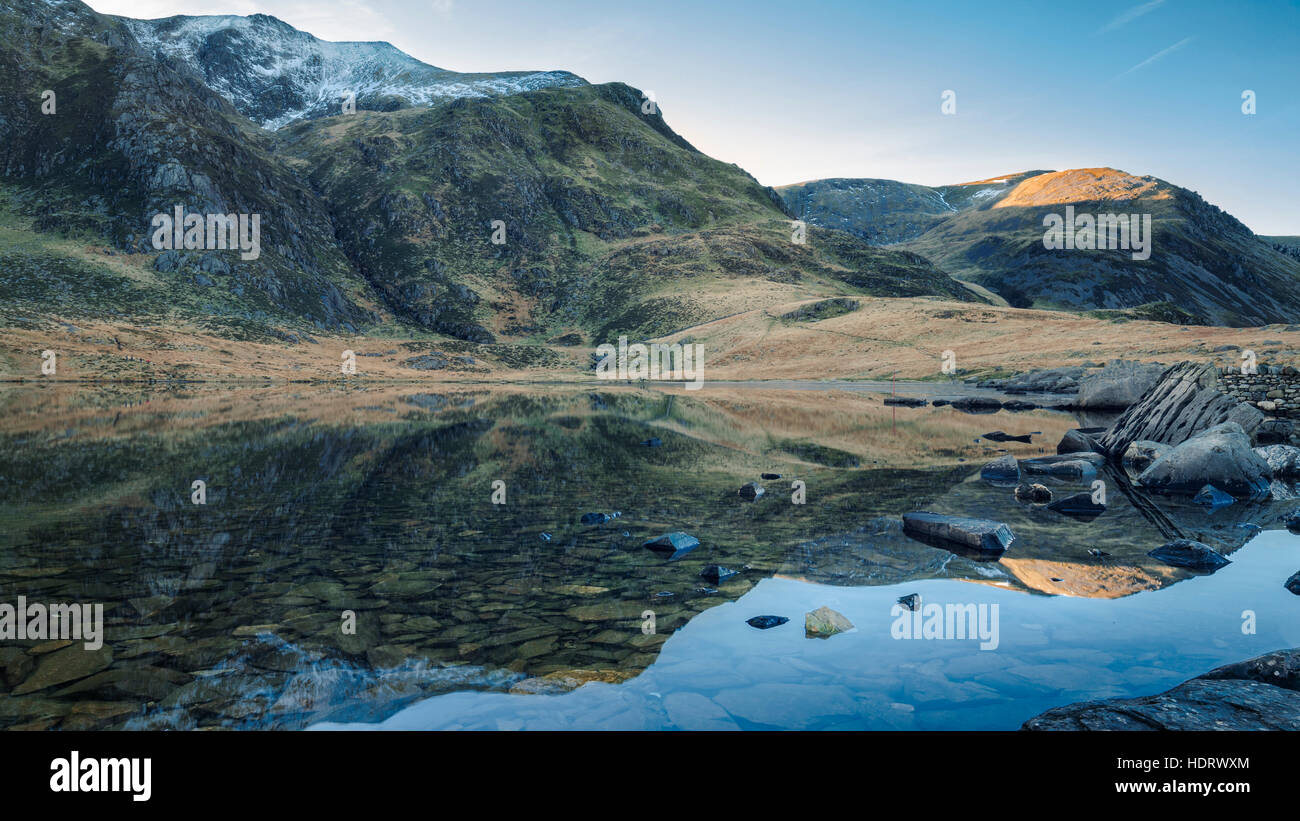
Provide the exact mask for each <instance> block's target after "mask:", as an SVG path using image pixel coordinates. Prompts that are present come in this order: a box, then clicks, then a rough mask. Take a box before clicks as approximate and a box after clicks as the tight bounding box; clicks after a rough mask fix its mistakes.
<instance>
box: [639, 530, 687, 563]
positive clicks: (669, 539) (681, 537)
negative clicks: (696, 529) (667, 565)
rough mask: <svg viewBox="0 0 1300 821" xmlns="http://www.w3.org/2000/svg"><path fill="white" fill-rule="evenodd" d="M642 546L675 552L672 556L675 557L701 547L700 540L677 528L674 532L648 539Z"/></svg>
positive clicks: (662, 551)
mask: <svg viewBox="0 0 1300 821" xmlns="http://www.w3.org/2000/svg"><path fill="white" fill-rule="evenodd" d="M641 546H642V547H646V548H649V549H651V550H654V551H656V552H658V553H672V554H673V555H672V558H674V559H675V558H677V557H678V556H681V555H683V554H685V553H688V552H690V551H692V550H694V549H695V548H697V547H699V546H700V540H699V539H697V538H695V537H694V536H692V535H690V534H689V533H683V532H682V531H680V530H675V531H673V532H672V533H665V534H664V535H662V536H659V537H658V538H655V539H650V540H649V541H647V542H646V543H645V544H643V545H641Z"/></svg>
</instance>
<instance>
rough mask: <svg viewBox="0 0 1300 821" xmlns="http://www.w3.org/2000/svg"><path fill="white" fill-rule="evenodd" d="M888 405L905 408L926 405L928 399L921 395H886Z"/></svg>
mask: <svg viewBox="0 0 1300 821" xmlns="http://www.w3.org/2000/svg"><path fill="white" fill-rule="evenodd" d="M885 404H886V405H898V406H901V407H904V408H920V407H924V406H925V404H926V401H925V400H924V399H922V398H921V397H919V396H886V397H885Z"/></svg>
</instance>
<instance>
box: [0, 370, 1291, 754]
mask: <svg viewBox="0 0 1300 821" xmlns="http://www.w3.org/2000/svg"><path fill="white" fill-rule="evenodd" d="M602 387H603V386H602ZM904 387H906V386H904ZM900 391H901V389H900ZM880 399H881V397H880V396H879V395H869V394H864V393H860V392H850V391H838V390H808V389H806V386H805V388H804V389H800V390H781V389H774V388H760V387H752V386H750V387H735V388H727V387H725V386H711V387H710V388H709V389H708V390H705V391H700V392H699V393H698V395H687V394H686V393H685V392H682V391H677V392H671V391H670V392H659V391H650V390H641V389H635V388H627V389H612V390H610V389H602V390H599V391H597V390H573V389H572V388H554V389H539V388H528V389H523V388H518V389H515V388H509V387H504V388H493V389H491V390H488V389H473V390H467V389H445V390H429V389H422V388H415V387H405V388H370V389H365V388H360V389H358V388H349V389H346V390H342V389H328V388H321V387H307V386H291V387H289V388H284V387H274V388H258V389H241V390H223V389H211V388H203V387H195V388H192V389H187V390H186V391H185V392H167V391H155V392H152V393H140V392H138V391H136V390H134V389H128V388H104V389H95V390H86V389H50V388H48V387H47V386H40V387H32V386H21V387H14V388H3V389H0V408H3V410H4V415H3V417H2V418H3V420H4V421H3V428H0V602H8V603H14V602H15V600H16V598H17V597H18V596H20V595H21V596H26V597H27V598H28V600H40V601H44V602H98V603H102V604H103V605H104V610H105V622H106V634H107V635H106V645H105V648H104V649H103V650H101V651H98V652H96V653H93V654H91V653H87V652H85V651H83V650H81V649H78V648H68V647H63V646H62V645H59V644H50V643H48V642H42V641H36V640H29V641H7V642H0V728H21V729H51V728H62V729H96V728H116V729H151V728H197V727H224V728H234V729H241V728H301V727H306V726H313V725H315V726H335V725H339V724H352V723H359V724H365V725H373V724H375V723H377V722H383V721H389V722H391V723H392V724H393V725H396V726H426V727H441V726H476V727H478V726H482V727H493V726H500V727H515V726H519V727H522V726H538V725H537V722H539V721H540V722H542V724H543V725H545V723H546V722H560V721H564V722H566V723H565V724H564V726H574V727H576V726H604V727H610V728H614V727H620V726H625V725H628V724H631V725H634V726H645V727H666V726H679V727H681V726H699V727H705V726H710V727H711V726H718V727H722V726H726V727H730V726H733V725H734V726H740V727H751V726H753V727H758V726H762V727H791V728H793V727H838V726H855V727H916V728H936V727H951V728H977V727H1001V728H1012V727H1015V726H1018V725H1019V723H1020V722H1021V721H1023V720H1024V719H1025V718H1027V717H1029V716H1031V715H1033V714H1035V713H1037V712H1040V711H1041V710H1042V709H1046V708H1047V707H1050V706H1055V705H1058V704H1063V703H1066V702H1069V701H1073V700H1078V699H1081V698H1093V697H1101V696H1109V695H1132V694H1139V693H1149V692H1156V691H1159V690H1161V689H1164V688H1165V687H1167V686H1169V685H1171V684H1174V683H1177V682H1178V681H1182V680H1183V679H1185V678H1188V677H1190V676H1192V675H1196V674H1199V673H1202V672H1205V671H1206V670H1208V669H1209V668H1210V667H1213V666H1215V665H1216V664H1219V663H1222V662H1225V661H1231V660H1237V659H1241V658H1245V657H1248V656H1251V655H1255V654H1257V653H1259V652H1265V651H1267V650H1271V649H1276V648H1277V647H1281V646H1295V645H1296V644H1297V643H1300V642H1297V641H1296V636H1295V635H1294V633H1288V632H1287V628H1286V627H1285V626H1283V625H1282V622H1283V621H1284V619H1285V616H1286V614H1287V612H1291V613H1292V614H1294V612H1295V606H1296V605H1297V604H1298V603H1300V600H1298V599H1297V598H1296V597H1294V596H1291V595H1290V594H1289V593H1287V592H1286V591H1285V590H1284V589H1283V588H1282V586H1281V584H1282V581H1283V580H1284V579H1285V578H1286V577H1287V576H1289V575H1290V574H1291V573H1292V572H1294V571H1295V569H1296V568H1295V567H1290V566H1289V565H1290V564H1297V566H1300V556H1298V555H1297V554H1296V551H1295V547H1296V545H1297V544H1300V537H1294V536H1290V535H1289V534H1285V533H1283V532H1278V531H1276V530H1272V531H1271V532H1266V533H1264V534H1262V535H1260V536H1254V534H1255V533H1256V532H1257V527H1264V528H1272V529H1275V528H1277V527H1278V526H1279V523H1280V520H1281V518H1282V516H1283V514H1284V513H1285V512H1286V511H1287V510H1289V509H1291V508H1293V507H1295V506H1296V504H1297V503H1296V502H1294V501H1292V502H1281V503H1276V504H1270V505H1254V506H1242V505H1234V506H1232V507H1230V508H1226V509H1223V510H1220V511H1215V512H1213V513H1208V512H1206V511H1202V510H1200V509H1195V508H1191V507H1188V506H1185V505H1177V504H1174V503H1172V502H1171V501H1170V500H1163V499H1147V498H1146V497H1144V496H1142V495H1141V494H1138V493H1135V492H1134V491H1132V489H1131V488H1128V487H1127V485H1126V482H1125V481H1124V479H1123V477H1121V476H1117V475H1112V474H1111V473H1110V472H1104V473H1103V476H1104V478H1105V480H1106V481H1107V482H1108V483H1109V487H1110V489H1111V492H1110V499H1109V502H1110V507H1109V509H1108V510H1107V511H1106V513H1105V514H1104V515H1102V516H1101V517H1099V518H1098V519H1096V520H1094V521H1091V522H1080V521H1077V520H1073V519H1070V518H1068V517H1064V516H1061V515H1059V514H1056V513H1053V512H1051V511H1047V510H1045V509H1043V508H1034V507H1029V506H1024V505H1020V504H1019V503H1017V502H1015V501H1014V499H1013V498H1012V496H1011V491H1010V489H1008V488H997V487H992V486H990V485H988V484H986V483H984V482H982V481H981V480H980V479H979V478H978V469H979V465H980V464H982V463H983V462H984V461H986V460H987V459H989V458H992V457H993V456H996V455H999V454H1000V453H1003V452H1007V451H1010V452H1013V453H1015V454H1016V455H1017V456H1021V457H1027V456H1035V455H1039V454H1041V453H1043V452H1052V451H1053V450H1054V445H1055V442H1056V441H1058V440H1059V438H1060V436H1061V434H1062V433H1064V431H1065V430H1067V429H1069V428H1071V427H1075V426H1076V425H1078V424H1079V421H1078V420H1076V419H1074V418H1071V417H1070V416H1068V415H1066V414H1061V413H1055V412H1048V411H1036V412H1031V413H1023V414H1010V413H998V414H993V415H980V416H972V415H967V414H962V413H959V412H957V411H955V410H953V409H951V408H924V409H896V408H887V407H884V406H882V405H881V402H880ZM996 429H1001V430H1005V431H1008V432H1011V433H1026V432H1028V433H1035V435H1034V437H1033V443H1032V444H1020V443H1006V444H996V443H993V442H990V441H988V440H984V439H982V438H981V434H982V433H984V432H988V431H991V430H996ZM651 437H653V438H657V439H659V440H661V442H662V445H661V446H658V447H647V446H645V445H642V444H641V443H642V442H643V441H645V440H647V439H649V438H651ZM763 472H774V473H780V474H782V479H780V480H763V484H764V485H765V486H766V487H767V490H768V492H767V494H765V495H764V497H763V498H761V499H760V500H759V501H757V502H747V501H744V500H742V499H740V498H739V497H738V496H737V493H736V491H737V489H738V488H739V487H740V486H741V485H742V484H744V483H746V482H749V481H753V480H757V479H758V478H759V474H760V473H763ZM195 479H203V480H204V481H206V482H207V499H206V502H207V503H206V504H205V505H195V504H192V502H191V498H190V493H191V482H192V481H193V480H195ZM796 480H797V481H800V482H803V483H804V485H805V489H806V503H805V504H798V505H797V504H793V503H792V502H793V499H792V490H791V487H790V485H791V483H793V482H794V481H796ZM496 481H501V482H504V484H505V487H506V488H507V498H506V500H505V503H504V504H500V505H496V504H493V503H492V501H491V497H492V490H493V483H494V482H496ZM1049 484H1051V485H1052V487H1053V490H1054V492H1056V493H1057V494H1058V495H1065V494H1068V493H1072V492H1076V491H1080V490H1086V489H1087V486H1086V485H1071V484H1068V483H1054V482H1049ZM1280 490H1282V491H1284V492H1288V493H1289V492H1293V490H1294V489H1291V490H1290V491H1287V490H1286V489H1280ZM910 510H934V511H938V512H945V513H954V514H961V515H975V516H988V517H993V518H998V519H1000V520H1002V521H1005V522H1007V523H1008V525H1010V526H1011V527H1012V529H1013V530H1014V532H1015V533H1016V534H1017V542H1016V544H1015V545H1014V546H1013V548H1012V550H1011V551H1009V552H1008V554H1007V555H1006V556H1005V557H1003V559H1002V560H1001V561H998V562H985V561H979V560H978V558H977V557H969V556H963V555H959V554H955V553H952V552H950V551H948V550H944V549H942V548H938V547H933V546H930V545H926V544H922V543H920V542H917V541H914V540H912V539H910V538H908V537H906V536H904V535H903V534H902V533H901V530H900V528H899V516H900V514H901V513H904V512H907V511H910ZM593 511H599V512H614V511H618V512H620V513H621V514H622V515H621V516H619V517H618V518H616V519H614V520H613V521H611V522H609V523H607V524H604V525H598V526H585V525H582V524H581V523H580V522H579V519H580V517H581V516H582V514H583V513H586V512H593ZM1170 528H1174V529H1177V530H1178V532H1179V533H1181V534H1183V535H1187V536H1189V537H1193V538H1198V539H1202V540H1204V541H1207V542H1209V543H1211V544H1213V545H1215V546H1216V547H1218V548H1219V549H1221V550H1223V551H1225V552H1227V553H1229V554H1231V555H1232V557H1233V559H1234V563H1233V564H1232V565H1230V566H1229V567H1227V568H1225V569H1224V570H1222V571H1220V572H1219V573H1217V574H1215V575H1214V576H1212V577H1195V576H1194V575H1193V574H1190V573H1187V572H1184V571H1178V570H1174V569H1171V568H1168V567H1165V566H1163V565H1161V564H1159V563H1158V562H1155V561H1154V560H1152V559H1150V558H1149V557H1147V556H1146V552H1147V551H1148V550H1150V549H1151V548H1153V547H1155V546H1157V545H1159V544H1161V543H1163V541H1165V540H1166V533H1167V532H1168V531H1169V529H1170ZM672 530H685V531H687V532H690V533H692V534H693V535H695V536H697V537H698V538H699V539H700V541H701V546H700V547H699V548H697V549H695V550H694V551H692V552H691V553H689V554H687V555H685V556H684V557H682V558H680V559H679V560H676V561H669V560H667V559H666V558H665V557H663V556H662V555H660V554H656V553H653V552H651V551H648V550H645V549H643V548H642V547H641V543H642V542H643V541H644V540H646V539H649V538H653V537H655V536H658V535H660V534H662V533H664V532H667V531H672ZM1252 537H1254V538H1253V540H1252ZM1091 547H1100V548H1102V549H1104V550H1106V551H1107V552H1109V553H1111V554H1112V557H1111V558H1109V559H1107V560H1106V561H1105V562H1098V561H1096V560H1094V559H1092V558H1091V557H1089V556H1088V554H1087V550H1088V549H1089V548H1091ZM713 563H718V564H723V565H725V566H727V567H729V568H732V569H735V570H738V571H740V572H739V573H738V575H737V576H736V577H734V578H732V579H730V580H728V581H727V582H725V583H723V584H721V585H717V589H712V587H711V586H709V585H708V583H707V582H706V581H704V580H702V579H701V578H700V577H699V573H700V571H701V570H702V569H703V568H704V567H705V566H706V565H708V564H713ZM907 593H920V594H921V595H922V596H923V599H924V600H925V601H926V602H940V603H943V602H957V603H962V604H968V603H969V604H979V603H983V604H993V603H996V604H998V606H999V613H1000V624H1001V635H1000V644H999V647H998V649H997V650H995V651H983V652H981V651H979V650H977V649H976V648H975V646H974V644H973V643H971V642H967V641H894V640H893V639H891V638H889V632H888V624H889V622H890V620H891V619H890V616H889V607H890V605H892V604H893V602H894V600H895V599H896V598H897V597H898V596H900V595H904V594H907ZM1243 597H1245V598H1250V597H1254V598H1258V602H1257V603H1255V604H1253V605H1252V604H1242V603H1241V602H1240V601H1239V600H1240V599H1241V598H1243ZM1180 602H1183V603H1184V604H1180ZM822 605H827V606H830V607H832V608H834V609H836V610H839V611H841V612H843V613H844V614H845V615H846V616H848V617H849V618H850V619H851V620H852V621H853V622H854V623H855V624H856V625H857V630H856V631H855V632H853V633H849V634H844V635H839V636H835V637H833V638H831V639H829V640H826V641H821V640H813V639H806V638H804V636H803V630H802V622H803V614H804V612H806V611H808V610H811V609H814V608H815V607H818V606H822ZM1288 605H1289V606H1290V610H1289V611H1288V609H1287V608H1288ZM1247 608H1251V609H1255V610H1256V612H1257V613H1258V614H1259V615H1258V635H1256V636H1243V635H1241V633H1240V612H1241V610H1243V609H1247ZM647 609H649V610H653V611H654V612H655V614H656V622H657V623H656V631H655V633H654V634H652V635H647V634H645V633H643V632H642V629H641V628H642V614H643V613H644V612H645V611H646V610H647ZM345 612H351V613H352V614H353V616H355V618H356V629H355V631H353V632H350V633H349V632H346V631H344V630H341V629H340V628H341V618H342V617H343V614H344V613H345ZM761 613H774V614H777V615H784V616H788V617H789V618H790V620H791V621H790V622H789V623H788V624H786V625H784V626H782V627H778V628H775V629H773V630H769V631H758V630H754V629H753V628H751V627H749V626H748V625H746V624H745V619H747V618H749V617H750V616H753V615H759V614H761ZM1207 619H1209V620H1210V621H1207ZM1293 623H1294V622H1293ZM1025 625H1031V626H1029V627H1026V626H1025ZM587 680H594V681H595V682H596V683H594V684H590V685H588V686H585V687H582V688H581V689H578V690H576V691H574V692H572V693H570V694H568V695H562V696H550V695H535V694H534V695H515V694H510V693H509V691H511V690H515V691H519V690H525V691H528V692H530V693H545V692H555V691H556V690H559V689H564V688H565V687H571V686H573V684H574V683H577V682H579V681H587ZM564 682H569V683H568V684H565V683H564ZM603 682H620V683H616V684H613V683H609V684H607V683H603ZM798 688H821V689H803V690H798ZM1071 688H1073V689H1071ZM656 693H657V694H658V695H654V694H656ZM548 705H549V706H548ZM568 705H576V706H574V707H570V706H568ZM774 711H775V712H774Z"/></svg>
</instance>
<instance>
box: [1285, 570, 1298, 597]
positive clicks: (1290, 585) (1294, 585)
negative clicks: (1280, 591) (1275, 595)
mask: <svg viewBox="0 0 1300 821" xmlns="http://www.w3.org/2000/svg"><path fill="white" fill-rule="evenodd" d="M1282 586H1283V587H1285V588H1286V589H1287V590H1290V591H1291V592H1292V593H1294V594H1296V595H1297V596H1300V570H1297V571H1296V572H1295V573H1294V574H1292V576H1291V578H1289V579H1287V580H1286V581H1285V582H1283V583H1282Z"/></svg>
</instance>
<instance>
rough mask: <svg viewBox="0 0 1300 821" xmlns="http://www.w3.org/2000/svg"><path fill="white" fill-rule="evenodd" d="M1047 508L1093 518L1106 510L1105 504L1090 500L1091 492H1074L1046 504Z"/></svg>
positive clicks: (1079, 516)
mask: <svg viewBox="0 0 1300 821" xmlns="http://www.w3.org/2000/svg"><path fill="white" fill-rule="evenodd" d="M1047 509H1048V510H1054V511H1056V512H1057V513H1063V514H1065V515H1066V516H1074V517H1075V518H1078V519H1095V518H1097V517H1098V516H1100V515H1101V514H1103V513H1105V512H1106V506H1105V505H1103V504H1098V503H1097V502H1094V501H1093V500H1092V494H1091V493H1075V494H1074V495H1072V496H1066V497H1065V498H1064V499H1059V500H1057V501H1055V502H1052V503H1051V504H1050V505H1048V506H1047Z"/></svg>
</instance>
